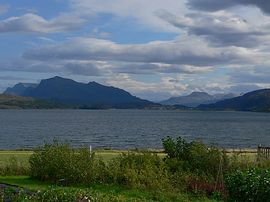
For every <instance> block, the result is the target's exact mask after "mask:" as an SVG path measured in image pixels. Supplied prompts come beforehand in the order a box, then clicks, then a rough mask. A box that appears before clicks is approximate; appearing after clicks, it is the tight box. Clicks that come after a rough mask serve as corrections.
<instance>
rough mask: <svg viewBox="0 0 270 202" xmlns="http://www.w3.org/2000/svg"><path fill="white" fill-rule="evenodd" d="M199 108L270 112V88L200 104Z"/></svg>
mask: <svg viewBox="0 0 270 202" xmlns="http://www.w3.org/2000/svg"><path fill="white" fill-rule="evenodd" d="M197 109H200V110H235V111H254V112H270V89H261V90H256V91H252V92H249V93H246V94H244V95H242V96H239V97H235V98H232V99H227V100H223V101H220V102H217V103H214V104H205V105H200V106H198V107H197Z"/></svg>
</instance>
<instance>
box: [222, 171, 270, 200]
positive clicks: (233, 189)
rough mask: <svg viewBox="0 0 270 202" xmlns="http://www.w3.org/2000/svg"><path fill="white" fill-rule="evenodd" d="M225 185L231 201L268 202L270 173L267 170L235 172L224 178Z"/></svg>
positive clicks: (269, 198) (269, 197) (269, 196)
mask: <svg viewBox="0 0 270 202" xmlns="http://www.w3.org/2000/svg"><path fill="white" fill-rule="evenodd" d="M225 184H226V188H227V190H228V194H229V200H231V201H235V202H238V201H252V202H261V201H266V202H267V201H270V171H269V170H267V169H259V168H253V169H250V170H247V171H240V170H237V171H235V172H233V173H231V174H229V175H228V176H227V177H226V180H225Z"/></svg>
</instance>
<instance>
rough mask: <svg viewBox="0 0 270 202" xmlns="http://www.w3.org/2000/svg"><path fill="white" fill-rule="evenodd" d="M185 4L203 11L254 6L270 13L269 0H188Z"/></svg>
mask: <svg viewBox="0 0 270 202" xmlns="http://www.w3.org/2000/svg"><path fill="white" fill-rule="evenodd" d="M187 5H188V6H189V7H190V8H191V9H197V10H203V11H218V10H223V9H227V8H230V7H234V6H256V7H258V8H259V9H261V10H262V11H264V12H265V13H268V14H270V1H268V0H188V3H187Z"/></svg>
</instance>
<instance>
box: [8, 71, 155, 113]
mask: <svg viewBox="0 0 270 202" xmlns="http://www.w3.org/2000/svg"><path fill="white" fill-rule="evenodd" d="M18 89H19V90H18ZM5 94H13V95H20V96H26V97H32V98H35V99H43V100H50V101H55V102H62V103H65V104H72V105H78V106H80V107H83V108H84V107H85V108H145V107H150V106H155V105H158V104H155V103H153V102H150V101H147V100H143V99H140V98H138V97H135V96H133V95H131V94H130V93H128V92H127V91H125V90H122V89H119V88H115V87H112V86H104V85H101V84H99V83H96V82H89V83H87V84H86V83H80V82H76V81H74V80H72V79H66V78H62V77H58V76H56V77H53V78H50V79H44V80H42V81H41V82H40V83H39V84H37V85H36V86H33V85H29V86H26V85H22V84H17V85H15V86H14V87H13V88H9V89H7V91H5Z"/></svg>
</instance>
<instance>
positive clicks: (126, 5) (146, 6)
mask: <svg viewBox="0 0 270 202" xmlns="http://www.w3.org/2000/svg"><path fill="white" fill-rule="evenodd" d="M70 2H71V7H72V8H73V9H74V10H75V12H77V13H78V14H80V15H93V13H95V14H111V15H113V16H116V17H120V18H121V19H126V20H127V19H128V20H129V21H130V22H132V20H134V19H135V20H136V21H138V22H139V25H143V26H147V28H149V27H150V28H152V29H153V28H154V29H155V30H156V31H165V32H177V29H175V28H173V26H170V25H168V24H167V23H165V22H164V21H162V20H161V19H159V18H158V17H157V16H156V15H155V14H154V13H155V12H156V11H157V10H159V9H165V10H167V11H169V12H172V13H183V12H185V10H186V8H185V4H184V1H179V0H167V1H164V0H147V1H145V0H106V1H100V0H70Z"/></svg>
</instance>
